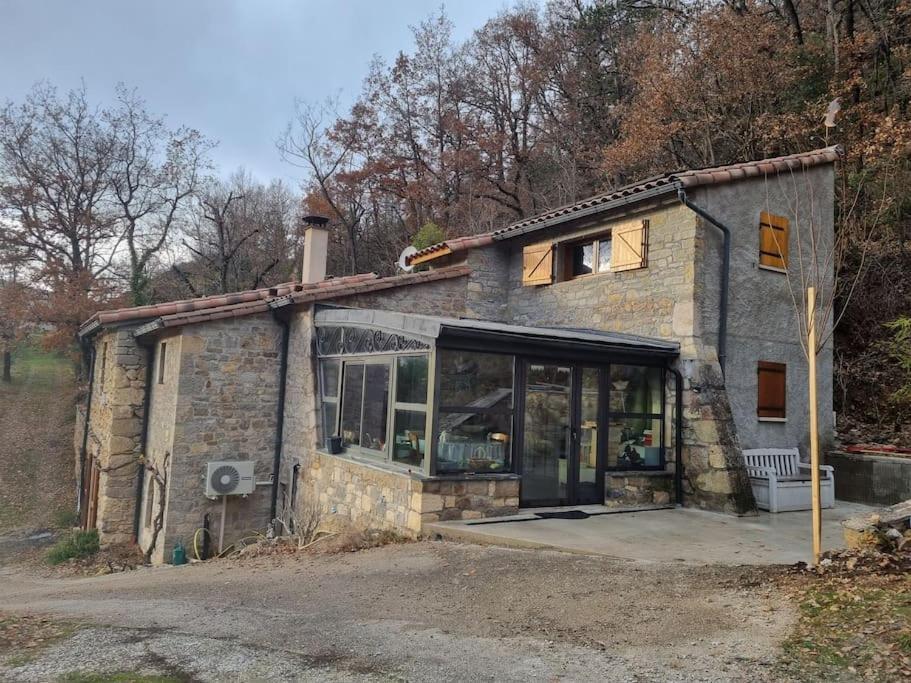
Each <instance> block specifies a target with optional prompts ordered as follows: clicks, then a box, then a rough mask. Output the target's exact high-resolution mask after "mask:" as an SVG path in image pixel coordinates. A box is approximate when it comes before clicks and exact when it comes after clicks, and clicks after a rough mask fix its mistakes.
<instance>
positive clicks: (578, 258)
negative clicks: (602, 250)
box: [571, 242, 595, 275]
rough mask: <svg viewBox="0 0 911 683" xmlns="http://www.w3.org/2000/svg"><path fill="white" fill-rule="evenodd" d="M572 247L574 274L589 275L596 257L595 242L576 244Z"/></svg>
mask: <svg viewBox="0 0 911 683" xmlns="http://www.w3.org/2000/svg"><path fill="white" fill-rule="evenodd" d="M571 248H572V250H573V251H572V254H573V275H588V274H589V273H591V272H592V269H593V266H594V258H595V243H594V242H589V243H588V244H576V245H574V246H573V247H571Z"/></svg>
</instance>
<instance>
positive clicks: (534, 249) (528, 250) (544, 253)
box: [522, 242, 554, 285]
mask: <svg viewBox="0 0 911 683" xmlns="http://www.w3.org/2000/svg"><path fill="white" fill-rule="evenodd" d="M553 281H554V246H553V244H551V243H550V242H542V243H540V244H530V245H528V246H527V247H525V248H524V249H523V250H522V284H523V285H549V284H550V283H551V282H553Z"/></svg>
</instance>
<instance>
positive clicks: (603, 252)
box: [598, 239, 612, 273]
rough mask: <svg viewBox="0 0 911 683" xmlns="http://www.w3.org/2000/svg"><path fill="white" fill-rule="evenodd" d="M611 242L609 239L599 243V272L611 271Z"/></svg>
mask: <svg viewBox="0 0 911 683" xmlns="http://www.w3.org/2000/svg"><path fill="white" fill-rule="evenodd" d="M611 244H612V243H611V241H610V240H609V239H606V240H599V241H598V272H599V273H604V272H606V271H608V270H610V254H611Z"/></svg>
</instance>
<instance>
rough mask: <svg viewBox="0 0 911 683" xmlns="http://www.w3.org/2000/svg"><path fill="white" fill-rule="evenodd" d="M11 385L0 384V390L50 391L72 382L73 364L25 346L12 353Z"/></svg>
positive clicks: (54, 355) (59, 356)
mask: <svg viewBox="0 0 911 683" xmlns="http://www.w3.org/2000/svg"><path fill="white" fill-rule="evenodd" d="M12 371H13V372H12V375H13V381H12V384H11V385H10V384H3V383H2V382H0V389H2V388H4V387H6V388H7V390H13V391H15V390H16V389H17V388H18V387H22V386H28V387H30V388H41V389H46V390H52V389H55V388H57V387H59V386H60V385H61V384H66V383H69V382H71V381H72V378H73V363H72V361H70V360H69V359H67V358H65V357H64V356H62V355H60V354H59V353H51V352H48V351H44V350H42V349H40V348H38V347H34V346H27V347H23V348H21V349H19V350H17V351H15V352H13V365H12Z"/></svg>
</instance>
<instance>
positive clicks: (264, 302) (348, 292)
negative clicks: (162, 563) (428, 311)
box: [140, 265, 470, 332]
mask: <svg viewBox="0 0 911 683" xmlns="http://www.w3.org/2000/svg"><path fill="white" fill-rule="evenodd" d="M469 272H470V269H469V268H468V266H465V265H460V266H451V267H449V268H440V269H438V270H432V271H426V272H421V273H406V274H404V275H393V276H391V277H382V278H381V277H377V276H376V275H375V274H373V273H363V274H361V275H352V276H350V277H341V278H333V279H329V280H323V281H321V282H319V283H316V284H315V285H297V284H295V285H293V286H291V287H288V288H287V289H288V291H284V292H283V293H282V294H280V295H277V296H272V297H267V298H262V299H259V300H253V301H243V302H237V303H231V304H226V305H223V306H214V307H209V308H200V309H196V310H187V311H181V312H174V313H170V314H166V315H161V316H158V320H157V321H156V323H155V324H154V325H150V328H149V330H148V331H151V330H152V329H162V328H165V329H166V328H172V327H180V326H182V325H193V324H197V323H203V322H209V321H213V320H224V319H226V318H239V317H242V316H245V315H253V314H256V313H265V312H266V311H268V310H269V309H270V308H273V307H275V308H279V307H281V306H287V305H293V304H300V303H311V302H316V301H326V300H329V299H339V298H342V297H346V296H353V295H356V294H365V293H370V292H376V291H381V290H384V289H392V288H394V287H403V286H407V285H413V284H418V283H421V282H432V281H435V280H446V279H450V278H455V277H464V276H465V275H468V273H469ZM273 289H274V290H277V291H281V290H282V287H277V288H273ZM140 332H143V331H142V330H140Z"/></svg>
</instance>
